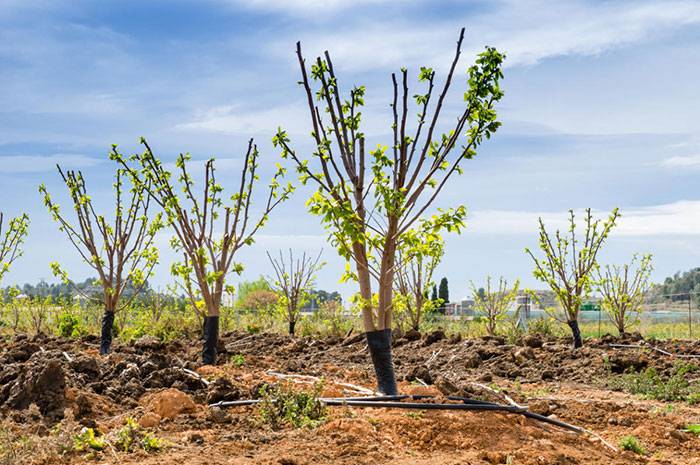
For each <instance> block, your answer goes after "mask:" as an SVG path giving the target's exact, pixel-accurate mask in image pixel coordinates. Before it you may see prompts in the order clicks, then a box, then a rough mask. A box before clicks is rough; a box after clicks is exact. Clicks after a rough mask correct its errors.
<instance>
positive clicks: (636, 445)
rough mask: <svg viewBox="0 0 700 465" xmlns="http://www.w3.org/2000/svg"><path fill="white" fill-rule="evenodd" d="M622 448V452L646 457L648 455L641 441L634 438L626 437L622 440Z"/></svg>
mask: <svg viewBox="0 0 700 465" xmlns="http://www.w3.org/2000/svg"><path fill="white" fill-rule="evenodd" d="M620 448H621V449H622V450H629V451H631V452H634V453H635V454H639V455H646V453H647V451H646V449H645V448H644V446H643V445H642V443H641V442H640V441H639V439H637V438H636V437H634V436H625V437H623V438H622V439H620Z"/></svg>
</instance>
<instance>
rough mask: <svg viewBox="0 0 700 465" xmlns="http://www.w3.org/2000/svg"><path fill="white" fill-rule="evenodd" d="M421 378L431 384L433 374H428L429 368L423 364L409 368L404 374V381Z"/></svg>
mask: <svg viewBox="0 0 700 465" xmlns="http://www.w3.org/2000/svg"><path fill="white" fill-rule="evenodd" d="M416 380H421V381H423V382H425V383H426V384H433V376H432V375H431V374H430V370H429V369H428V367H426V366H425V365H420V366H416V367H413V368H411V370H410V371H409V372H408V374H407V375H406V381H416Z"/></svg>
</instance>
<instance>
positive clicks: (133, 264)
mask: <svg viewBox="0 0 700 465" xmlns="http://www.w3.org/2000/svg"><path fill="white" fill-rule="evenodd" d="M56 167H57V168H58V172H59V174H60V175H61V178H62V179H63V182H64V183H65V184H66V187H67V188H68V192H69V195H70V199H71V202H72V204H73V210H74V211H75V217H76V220H77V221H76V223H75V224H74V223H71V222H70V221H69V220H68V218H67V216H65V215H64V214H63V212H62V211H61V208H60V207H59V205H58V204H57V203H55V202H54V201H53V199H52V198H51V195H50V194H49V192H48V190H47V189H46V186H45V185H44V184H42V185H41V186H39V192H40V193H41V195H42V196H43V198H44V205H46V207H47V208H48V210H49V213H50V214H51V216H52V217H53V219H54V221H56V222H57V223H58V224H59V227H58V228H59V230H61V231H63V232H64V233H65V234H66V236H68V240H70V242H71V244H73V246H74V247H75V249H76V250H77V251H78V253H79V254H80V256H81V257H82V258H83V261H85V263H87V264H88V265H89V266H90V267H91V268H92V269H93V270H95V272H96V273H97V276H98V279H97V284H99V285H100V286H101V288H102V292H101V295H100V296H99V297H97V298H96V297H94V296H92V295H90V294H88V293H86V292H83V291H82V289H81V288H80V287H79V286H76V285H73V282H72V281H71V280H70V279H69V277H68V273H67V272H66V271H65V270H63V269H62V268H61V266H60V265H59V264H58V263H57V262H53V263H51V270H52V271H53V273H54V275H55V276H57V277H60V278H61V279H62V280H63V282H65V283H66V284H71V285H72V287H73V288H74V289H75V290H76V291H77V292H78V293H80V294H82V295H83V296H84V297H86V298H87V299H89V300H92V301H97V302H100V303H101V304H102V305H103V307H104V313H103V316H102V333H101V339H100V353H101V354H102V355H106V354H108V353H109V352H110V350H111V347H112V331H113V326H114V315H115V313H116V312H118V311H120V310H122V309H123V308H125V307H127V306H128V305H129V304H130V303H131V302H132V301H133V300H134V299H135V298H136V296H137V295H138V294H139V292H140V291H141V290H142V289H143V286H144V285H145V283H146V280H147V279H148V278H149V276H151V274H152V273H153V268H154V267H155V265H156V264H157V263H158V250H157V249H156V247H155V246H154V239H155V235H156V233H157V232H158V231H159V230H160V229H161V228H162V227H163V221H162V219H161V215H160V214H158V215H156V216H155V217H154V218H153V220H152V221H149V218H148V210H149V206H150V201H149V198H148V196H147V195H144V194H145V187H144V186H142V185H140V184H139V183H138V182H135V181H134V179H133V178H132V177H131V176H130V175H129V174H128V173H127V172H126V171H125V170H122V169H118V170H117V171H116V174H115V183H114V192H115V200H114V202H115V209H114V218H113V220H112V221H111V222H108V221H109V220H108V219H107V218H106V217H105V216H104V215H101V214H98V213H97V212H96V211H95V209H94V207H93V204H92V199H91V198H90V196H89V195H88V193H87V188H86V185H85V179H84V178H83V174H82V173H81V172H80V171H78V172H75V171H67V172H64V171H63V170H62V169H61V167H60V166H58V165H56ZM125 178H128V179H129V184H130V185H131V187H130V188H129V189H128V190H127V189H126V186H125V185H124V179H125ZM76 224H77V225H76ZM129 285H131V286H133V288H134V290H135V292H133V293H132V294H131V296H130V297H128V298H126V299H124V300H122V296H123V294H124V290H125V289H126V288H127V286H129Z"/></svg>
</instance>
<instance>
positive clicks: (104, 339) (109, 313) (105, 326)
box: [100, 309, 114, 355]
mask: <svg viewBox="0 0 700 465" xmlns="http://www.w3.org/2000/svg"><path fill="white" fill-rule="evenodd" d="M113 328H114V310H108V309H106V310H105V312H104V314H103V315H102V333H101V336H100V355H107V354H109V353H110V352H111V351H112V330H113Z"/></svg>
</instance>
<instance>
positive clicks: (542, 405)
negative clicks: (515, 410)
mask: <svg viewBox="0 0 700 465" xmlns="http://www.w3.org/2000/svg"><path fill="white" fill-rule="evenodd" d="M527 409H528V410H529V411H531V412H533V413H537V414H539V415H544V416H547V415H549V414H550V413H552V409H551V408H550V407H549V402H547V401H546V400H535V401H532V402H528V403H527Z"/></svg>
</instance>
